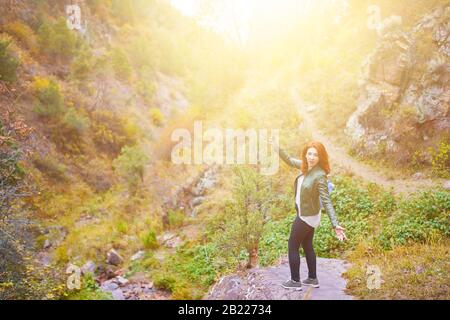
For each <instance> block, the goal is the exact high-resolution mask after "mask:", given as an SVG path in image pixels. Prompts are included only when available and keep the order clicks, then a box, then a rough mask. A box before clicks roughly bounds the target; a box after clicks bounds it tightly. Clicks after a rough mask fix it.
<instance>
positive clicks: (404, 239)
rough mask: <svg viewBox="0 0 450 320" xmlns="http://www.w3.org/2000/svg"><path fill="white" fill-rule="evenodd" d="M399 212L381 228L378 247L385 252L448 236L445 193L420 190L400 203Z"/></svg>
mask: <svg viewBox="0 0 450 320" xmlns="http://www.w3.org/2000/svg"><path fill="white" fill-rule="evenodd" d="M399 210H400V212H399V213H398V214H397V215H396V216H395V217H394V219H393V220H392V221H388V223H387V224H386V225H385V226H383V231H382V232H381V235H380V238H379V239H380V244H381V245H382V247H383V248H385V249H391V248H392V247H393V246H396V245H404V244H407V243H408V242H426V241H428V240H432V239H433V238H436V237H437V238H445V237H448V236H449V235H450V232H449V224H448V212H449V210H450V194H449V193H448V192H445V191H435V190H434V191H433V190H428V191H422V192H420V193H418V194H414V195H413V196H410V198H408V199H405V200H404V201H402V202H401V203H400V204H399Z"/></svg>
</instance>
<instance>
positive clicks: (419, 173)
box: [412, 172, 424, 180]
mask: <svg viewBox="0 0 450 320" xmlns="http://www.w3.org/2000/svg"><path fill="white" fill-rule="evenodd" d="M412 178H413V179H415V180H419V179H423V178H424V175H423V173H422V172H416V173H414V174H413V175H412Z"/></svg>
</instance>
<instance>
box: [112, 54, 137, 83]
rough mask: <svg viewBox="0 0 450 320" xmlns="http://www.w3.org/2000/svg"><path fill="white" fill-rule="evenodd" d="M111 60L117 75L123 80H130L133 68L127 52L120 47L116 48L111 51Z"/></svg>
mask: <svg viewBox="0 0 450 320" xmlns="http://www.w3.org/2000/svg"><path fill="white" fill-rule="evenodd" d="M111 61H112V67H113V69H114V72H115V74H116V76H117V77H118V78H119V79H122V80H129V79H130V77H131V74H132V72H133V70H132V68H131V65H130V62H129V60H128V57H127V55H126V54H125V52H124V51H123V50H122V49H120V48H116V49H114V50H113V51H112V53H111Z"/></svg>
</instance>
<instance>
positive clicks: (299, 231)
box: [288, 216, 314, 281]
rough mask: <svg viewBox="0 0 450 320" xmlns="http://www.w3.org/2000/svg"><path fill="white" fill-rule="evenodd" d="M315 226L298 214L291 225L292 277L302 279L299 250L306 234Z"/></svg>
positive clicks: (289, 244)
mask: <svg viewBox="0 0 450 320" xmlns="http://www.w3.org/2000/svg"><path fill="white" fill-rule="evenodd" d="M311 229H312V230H313V231H314V228H313V227H311V226H309V225H307V224H306V223H305V222H304V221H303V220H301V219H300V218H299V217H298V216H296V218H295V220H294V222H293V223H292V227H291V234H290V236H289V243H288V252H289V268H290V269H291V279H292V280H294V281H300V254H299V252H298V250H299V249H300V245H301V243H302V242H303V240H304V238H305V236H306V235H307V234H308V233H309V232H310V231H311Z"/></svg>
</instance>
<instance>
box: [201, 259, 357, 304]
mask: <svg viewBox="0 0 450 320" xmlns="http://www.w3.org/2000/svg"><path fill="white" fill-rule="evenodd" d="M348 267H349V265H348V264H347V263H346V262H345V261H342V260H338V259H325V258H317V277H318V279H319V284H320V287H319V288H312V287H306V286H304V287H303V289H302V291H294V290H290V289H285V288H283V287H282V286H281V283H282V282H283V281H286V280H287V279H289V278H290V271H289V263H288V259H287V257H283V258H282V259H280V263H279V264H278V265H276V266H272V267H269V268H253V269H250V270H249V271H248V272H245V273H243V274H238V275H231V276H226V277H223V278H222V279H220V281H219V282H218V283H217V284H216V285H215V286H214V287H213V288H212V289H211V291H210V292H209V293H208V294H207V295H206V296H205V297H204V299H206V300H351V299H354V298H353V297H352V296H349V295H347V294H346V293H345V291H344V290H345V287H346V280H345V279H344V278H343V277H342V274H343V273H344V272H345V271H346V270H347V269H348ZM307 276H308V270H307V267H306V261H305V259H304V258H302V259H301V265H300V278H301V279H305V278H306V277H307Z"/></svg>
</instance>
